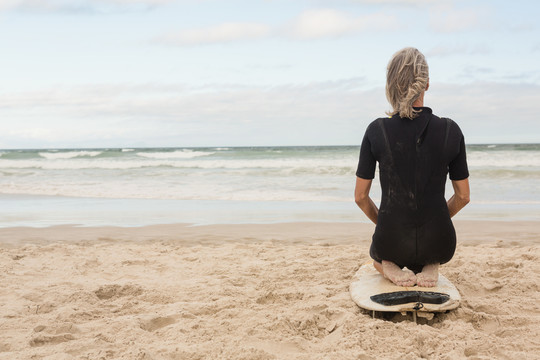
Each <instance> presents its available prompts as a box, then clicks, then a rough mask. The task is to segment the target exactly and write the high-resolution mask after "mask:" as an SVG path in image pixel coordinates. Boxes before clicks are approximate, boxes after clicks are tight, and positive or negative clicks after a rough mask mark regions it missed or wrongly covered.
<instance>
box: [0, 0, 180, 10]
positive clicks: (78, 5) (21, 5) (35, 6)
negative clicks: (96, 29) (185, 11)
mask: <svg viewBox="0 0 540 360" xmlns="http://www.w3.org/2000/svg"><path fill="white" fill-rule="evenodd" d="M171 1H174V0H1V1H0V11H9V10H11V11H22V12H41V13H55V12H56V13H102V12H110V11H121V10H149V9H152V8H154V7H156V6H160V5H164V4H166V3H169V2H171Z"/></svg>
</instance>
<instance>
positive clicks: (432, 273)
mask: <svg viewBox="0 0 540 360" xmlns="http://www.w3.org/2000/svg"><path fill="white" fill-rule="evenodd" d="M438 280H439V264H429V265H425V266H424V267H423V268H422V272H421V273H418V274H416V283H417V285H418V286H422V287H434V286H436V285H437V281H438Z"/></svg>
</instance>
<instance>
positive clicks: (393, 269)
mask: <svg viewBox="0 0 540 360" xmlns="http://www.w3.org/2000/svg"><path fill="white" fill-rule="evenodd" d="M382 270H383V275H384V277H385V278H387V279H388V280H390V281H391V282H393V283H394V284H396V285H397V286H406V287H409V286H414V284H416V276H415V275H414V273H413V272H412V271H411V270H409V269H405V270H402V269H400V268H399V266H397V265H396V264H394V263H393V262H391V261H386V260H383V261H382Z"/></svg>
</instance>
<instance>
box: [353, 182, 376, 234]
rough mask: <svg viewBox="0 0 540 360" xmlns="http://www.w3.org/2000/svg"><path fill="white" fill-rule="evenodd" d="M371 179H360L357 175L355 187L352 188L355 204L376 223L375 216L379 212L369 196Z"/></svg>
mask: <svg viewBox="0 0 540 360" xmlns="http://www.w3.org/2000/svg"><path fill="white" fill-rule="evenodd" d="M371 182H372V179H369V180H367V179H362V178H359V177H358V176H357V177H356V187H355V189H354V201H355V202H356V205H358V207H359V208H360V209H362V211H363V212H364V214H366V216H367V217H368V218H369V219H370V220H371V221H373V223H374V224H375V225H377V217H378V214H379V209H378V208H377V206H376V205H375V203H374V202H373V200H371V198H370V197H369V190H370V189H371Z"/></svg>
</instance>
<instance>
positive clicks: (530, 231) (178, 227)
mask: <svg viewBox="0 0 540 360" xmlns="http://www.w3.org/2000/svg"><path fill="white" fill-rule="evenodd" d="M453 223H454V227H455V229H456V233H457V241H458V244H462V245H478V244H482V243H486V244H493V243H497V242H498V241H502V243H501V244H502V245H504V246H512V245H523V246H527V245H535V244H538V243H539V241H540V221H494V220H489V221H488V220H454V221H453ZM374 229H375V225H373V224H372V223H364V222H357V223H353V222H282V223H270V224H266V223H265V224H213V225H195V224H188V223H176V224H161V225H144V226H139V227H123V226H78V225H54V226H49V227H4V228H0V247H17V246H24V245H25V244H34V245H46V244H50V243H54V242H66V243H77V242H84V243H86V242H88V243H89V244H90V243H91V242H92V241H123V242H129V241H133V242H141V241H168V242H173V243H176V244H178V245H197V244H201V245H207V244H218V243H224V242H230V243H234V242H240V243H251V242H254V243H258V242H264V241H279V242H291V243H298V244H299V243H305V244H320V243H325V244H329V245H339V244H343V245H349V244H359V245H361V244H364V243H367V244H368V245H369V243H370V242H371V235H372V234H373V231H374Z"/></svg>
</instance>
